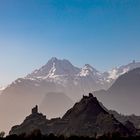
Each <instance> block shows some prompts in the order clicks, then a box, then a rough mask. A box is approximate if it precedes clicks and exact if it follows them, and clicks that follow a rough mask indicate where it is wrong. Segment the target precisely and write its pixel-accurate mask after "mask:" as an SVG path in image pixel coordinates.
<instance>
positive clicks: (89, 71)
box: [79, 64, 98, 77]
mask: <svg viewBox="0 0 140 140" xmlns="http://www.w3.org/2000/svg"><path fill="white" fill-rule="evenodd" d="M97 73H98V71H97V70H96V69H94V68H93V67H92V66H91V65H89V64H85V65H84V67H83V68H82V69H81V71H80V73H79V76H81V77H85V76H92V75H96V74H97Z"/></svg>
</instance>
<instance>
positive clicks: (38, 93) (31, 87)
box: [0, 57, 140, 131]
mask: <svg viewBox="0 0 140 140" xmlns="http://www.w3.org/2000/svg"><path fill="white" fill-rule="evenodd" d="M137 67H140V62H135V61H133V62H132V63H130V64H127V65H124V66H121V67H117V68H114V69H112V70H110V71H108V72H100V71H98V70H96V69H95V68H93V67H92V66H91V65H89V64H85V65H84V67H83V68H78V67H76V66H74V65H72V64H71V63H70V62H69V61H68V60H65V59H63V60H60V59H57V58H55V57H53V58H51V59H50V60H49V61H48V62H47V64H45V65H44V66H43V67H41V68H40V69H37V70H34V71H33V72H32V73H30V74H28V75H27V76H25V77H24V78H18V79H17V80H15V81H13V82H12V83H11V84H10V85H8V86H7V87H6V88H5V89H4V90H2V91H1V95H0V113H1V120H0V124H1V126H2V129H3V130H4V131H8V130H9V129H10V127H11V126H13V125H16V124H17V123H19V122H21V121H22V120H23V118H24V117H25V116H26V115H27V114H29V112H30V110H29V108H32V106H34V105H36V104H38V105H39V107H40V110H41V112H43V113H44V114H46V116H47V118H52V117H59V116H60V117H61V116H62V115H63V114H64V113H65V111H66V110H67V109H68V108H70V107H71V106H72V105H73V103H74V102H75V101H78V100H79V99H80V97H81V96H82V95H83V94H85V93H89V92H93V91H97V90H101V89H104V90H106V91H107V90H108V89H109V88H110V87H111V86H112V85H114V84H115V81H116V79H118V77H120V76H121V75H123V74H125V73H127V72H128V71H130V70H134V69H135V68H137ZM138 82H139V81H138ZM138 84H139V83H138ZM138 84H137V86H138ZM133 90H134V88H133ZM50 93H51V94H50ZM105 93H106V92H105ZM120 94H121V93H120ZM120 94H119V95H120ZM130 94H131V93H130ZM130 94H129V95H130ZM95 95H96V94H95ZM99 95H100V94H99ZM119 95H118V98H119ZM129 95H128V96H129ZM125 96H127V95H125ZM97 97H98V98H99V99H100V100H101V101H102V102H103V103H104V104H105V105H107V107H108V106H109V105H108V104H106V100H105V99H106V98H105V99H104V100H102V99H103V98H102V97H103V96H98V95H97ZM120 98H121V96H120ZM127 98H129V97H127ZM109 99H110V100H109V102H110V103H111V102H112V103H115V102H113V101H111V98H109ZM60 100H61V101H60ZM129 101H130V100H129ZM60 102H61V103H62V104H63V107H61V108H58V110H57V111H56V108H55V106H58V105H59V104H60ZM67 102H68V103H67ZM52 104H54V107H52V110H51V111H49V110H50V108H51V106H52ZM138 106H139V104H138ZM47 107H48V108H47ZM109 107H110V106H109ZM111 107H113V108H112V109H117V111H119V112H121V111H122V113H123V112H124V113H125V107H124V108H123V107H122V108H123V109H124V110H123V109H121V108H120V110H119V107H116V108H115V104H112V106H111ZM111 107H110V108H111ZM135 107H136V106H135ZM128 111H129V110H128ZM131 111H132V112H131ZM136 111H137V110H136ZM17 112H18V113H17ZM50 112H51V113H50ZM127 113H128V112H127ZM131 113H135V112H134V111H133V110H132V109H131V110H130V111H129V114H131ZM138 113H139V112H138Z"/></svg>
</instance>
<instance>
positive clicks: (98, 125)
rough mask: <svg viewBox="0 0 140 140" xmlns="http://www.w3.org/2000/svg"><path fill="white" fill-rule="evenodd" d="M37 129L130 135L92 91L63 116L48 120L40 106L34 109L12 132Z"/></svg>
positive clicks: (82, 134) (57, 133)
mask: <svg viewBox="0 0 140 140" xmlns="http://www.w3.org/2000/svg"><path fill="white" fill-rule="evenodd" d="M35 129H40V130H41V132H42V134H50V133H53V134H55V135H65V136H71V135H77V136H90V137H94V136H95V134H97V135H103V134H105V133H115V132H119V133H120V134H121V135H123V136H124V135H125V136H126V135H129V134H130V132H129V130H128V129H127V128H126V127H125V126H124V125H123V124H121V123H120V122H119V121H117V120H116V119H115V118H114V117H113V115H110V114H109V113H108V112H107V111H105V110H104V109H103V108H102V107H101V106H100V104H99V102H98V100H97V98H96V97H94V96H93V95H92V94H91V93H90V94H89V96H83V98H82V99H81V100H80V101H79V102H78V103H76V104H75V105H74V106H73V107H72V108H71V109H70V110H68V111H67V112H66V114H65V115H64V116H63V117H62V118H55V119H51V120H48V119H46V117H45V116H44V115H43V114H41V113H38V107H37V106H36V107H35V108H33V109H32V113H31V115H29V116H28V117H26V119H25V120H24V122H23V123H22V124H21V125H18V126H14V127H13V128H12V129H11V131H10V135H11V134H17V135H19V134H22V133H26V134H29V133H31V132H32V131H33V130H35Z"/></svg>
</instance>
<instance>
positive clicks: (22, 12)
mask: <svg viewBox="0 0 140 140" xmlns="http://www.w3.org/2000/svg"><path fill="white" fill-rule="evenodd" d="M53 56H56V57H58V58H66V59H69V60H70V61H71V62H72V63H73V64H74V65H78V66H83V65H84V64H85V63H90V64H91V65H92V66H93V67H95V68H97V69H98V70H101V71H105V70H108V69H110V68H112V67H114V66H119V65H121V64H125V63H128V62H130V61H131V60H133V59H136V60H137V61H140V0H0V85H3V84H8V83H10V82H11V81H13V80H14V79H16V78H17V77H23V76H25V75H26V74H28V73H30V72H31V71H32V70H34V69H35V68H39V67H40V66H42V65H43V64H45V63H46V62H47V61H48V59H50V58H51V57H53Z"/></svg>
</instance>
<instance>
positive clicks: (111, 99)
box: [94, 68, 140, 115]
mask: <svg viewBox="0 0 140 140" xmlns="http://www.w3.org/2000/svg"><path fill="white" fill-rule="evenodd" d="M139 85H140V68H136V69H134V70H131V71H129V72H127V73H125V74H123V75H121V76H120V77H119V78H118V79H117V80H116V81H115V82H114V84H113V85H112V86H111V87H110V88H109V89H108V90H100V91H96V92H94V95H95V96H96V97H97V98H98V99H99V100H100V101H101V102H102V103H103V104H104V105H105V106H106V107H107V108H109V109H114V110H116V111H118V112H120V113H124V114H130V112H131V113H132V114H137V115H139V114H140V110H139V107H138V106H139V105H140V102H139V99H140V86H139Z"/></svg>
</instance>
